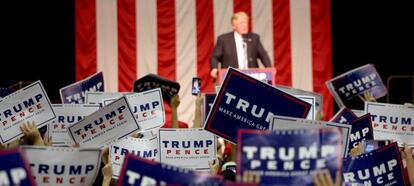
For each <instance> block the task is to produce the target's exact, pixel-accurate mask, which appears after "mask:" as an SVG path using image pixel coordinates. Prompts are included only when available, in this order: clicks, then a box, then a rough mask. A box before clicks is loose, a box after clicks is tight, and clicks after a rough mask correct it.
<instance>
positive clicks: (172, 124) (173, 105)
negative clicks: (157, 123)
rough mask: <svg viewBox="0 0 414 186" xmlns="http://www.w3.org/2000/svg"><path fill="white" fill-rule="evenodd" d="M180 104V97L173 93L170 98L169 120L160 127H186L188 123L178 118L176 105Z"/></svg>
mask: <svg viewBox="0 0 414 186" xmlns="http://www.w3.org/2000/svg"><path fill="white" fill-rule="evenodd" d="M179 105H180V97H179V96H178V94H176V95H174V96H173V97H172V98H171V100H170V106H171V122H170V123H168V122H166V123H165V124H164V125H163V126H162V128H188V124H187V123H184V122H182V121H179V120H178V106H179Z"/></svg>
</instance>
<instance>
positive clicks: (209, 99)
mask: <svg viewBox="0 0 414 186" xmlns="http://www.w3.org/2000/svg"><path fill="white" fill-rule="evenodd" d="M204 96H205V100H204V113H203V114H204V121H205V120H206V119H207V115H208V113H209V112H210V109H211V106H212V105H213V103H214V99H216V93H206V94H205V95H204Z"/></svg>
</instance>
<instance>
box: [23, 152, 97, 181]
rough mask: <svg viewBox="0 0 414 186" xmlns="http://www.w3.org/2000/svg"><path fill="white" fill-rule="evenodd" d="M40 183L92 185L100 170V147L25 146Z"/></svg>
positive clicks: (35, 175) (32, 168)
mask: <svg viewBox="0 0 414 186" xmlns="http://www.w3.org/2000/svg"><path fill="white" fill-rule="evenodd" d="M23 148H24V150H25V151H26V154H27V159H28V161H29V164H30V167H31V170H32V173H33V176H34V178H35V181H36V183H37V185H44V186H47V185H51V186H56V185H62V186H64V185H92V184H93V182H94V181H95V178H96V176H97V175H98V173H99V171H100V170H99V166H100V165H101V151H100V150H99V149H86V148H72V147H45V146H23Z"/></svg>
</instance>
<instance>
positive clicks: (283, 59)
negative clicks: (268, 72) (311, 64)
mask: <svg viewBox="0 0 414 186" xmlns="http://www.w3.org/2000/svg"><path fill="white" fill-rule="evenodd" d="M289 7H290V5H289V1H287V0H273V1H272V14H273V15H272V16H273V48H274V49H273V50H274V66H275V67H276V69H277V72H276V84H280V85H286V86H292V64H291V63H292V55H291V54H292V53H291V52H292V51H291V42H290V9H289Z"/></svg>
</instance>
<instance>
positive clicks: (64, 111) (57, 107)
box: [47, 104, 100, 146]
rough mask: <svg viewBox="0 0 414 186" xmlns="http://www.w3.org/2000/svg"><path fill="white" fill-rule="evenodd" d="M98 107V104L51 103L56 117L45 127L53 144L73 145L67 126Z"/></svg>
mask: <svg viewBox="0 0 414 186" xmlns="http://www.w3.org/2000/svg"><path fill="white" fill-rule="evenodd" d="M99 108H100V107H99V105H84V104H53V110H54V111H55V113H56V118H55V119H54V120H52V122H50V123H49V124H48V129H47V131H48V134H49V137H52V144H53V146H70V145H74V143H73V140H72V138H71V137H70V136H69V134H68V128H69V126H71V125H73V124H75V123H77V122H79V121H80V120H82V119H83V118H84V117H85V116H88V115H89V114H92V113H94V112H96V111H97V110H99Z"/></svg>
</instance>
